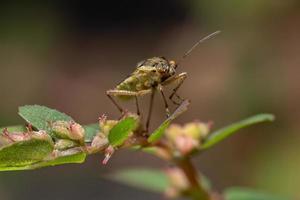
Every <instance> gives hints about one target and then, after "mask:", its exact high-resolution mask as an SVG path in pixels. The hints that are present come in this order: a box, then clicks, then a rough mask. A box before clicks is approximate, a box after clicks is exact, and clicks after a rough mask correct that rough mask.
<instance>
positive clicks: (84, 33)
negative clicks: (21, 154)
mask: <svg viewBox="0 0 300 200" xmlns="http://www.w3.org/2000/svg"><path fill="white" fill-rule="evenodd" d="M216 30H222V34H220V35H218V36H217V37H216V38H214V39H211V40H209V41H206V42H205V43H203V44H202V45H201V46H199V47H198V48H197V49H196V50H195V51H194V52H193V53H192V54H191V55H190V56H189V57H188V58H187V59H186V60H185V61H184V62H183V63H182V64H181V66H180V68H178V70H179V71H180V72H181V71H186V72H187V73H188V74H189V78H188V79H187V80H186V82H185V83H184V84H183V86H182V88H181V89H180V91H179V93H180V94H181V96H183V97H187V98H189V99H191V101H192V104H191V106H190V109H189V110H188V112H186V113H185V114H184V115H183V116H181V117H180V118H178V119H177V122H178V123H184V122H187V121H191V120H194V119H200V120H202V121H210V120H212V121H214V128H218V127H222V126H224V125H226V124H229V123H231V122H234V121H237V120H240V119H242V118H246V117H248V116H250V115H252V114H257V113H261V112H269V113H274V114H275V115H276V117H277V119H276V122H275V123H272V124H263V125H258V126H255V127H253V128H248V129H247V130H243V131H242V133H243V134H238V135H235V136H234V137H232V138H230V139H228V140H226V141H225V142H223V143H222V144H220V145H219V146H217V147H216V148H214V149H211V150H209V151H208V152H207V153H206V154H203V155H201V156H199V157H197V158H196V159H195V160H194V161H195V163H196V164H197V167H198V168H199V169H200V170H201V171H202V172H203V173H204V174H205V175H206V176H208V177H209V178H210V179H211V181H212V183H213V186H214V188H215V189H216V190H217V191H222V190H223V189H224V188H226V187H229V186H237V185H239V186H247V187H254V188H257V189H260V190H263V191H266V192H271V193H274V194H279V195H284V196H292V197H295V198H296V197H298V198H300V194H299V185H300V172H299V169H300V156H299V152H300V149H299V146H300V124H299V118H300V108H299V98H300V79H299V78H300V56H299V52H300V37H299V35H300V3H299V1H297V0H285V1H281V0H264V1H261V0H244V1H239V0H230V1H217V0H181V1H180V0H152V1H139V0H127V1H113V0H111V1H62V0H61V1H51V2H50V1H44V2H43V3H42V2H35V1H26V2H21V1H20V2H18V1H6V2H5V1H1V3H0V75H1V78H0V93H1V100H0V102H1V103H0V111H1V112H0V126H7V125H14V124H20V123H23V121H22V120H21V119H20V117H18V116H17V108H18V106H20V105H25V104H42V105H46V106H48V107H52V108H56V109H58V110H60V111H64V112H65V113H67V114H69V115H71V116H73V117H74V119H76V120H77V121H78V122H80V123H82V124H86V123H92V122H95V121H97V119H98V117H99V116H100V115H101V114H103V113H106V114H107V115H108V116H109V117H110V118H117V117H118V116H119V113H118V110H117V109H116V108H115V107H114V106H113V105H112V103H111V102H110V101H109V99H108V98H107V97H106V95H105V91H106V90H108V89H112V88H113V87H115V85H116V84H117V83H119V82H120V81H121V80H123V79H124V78H125V77H126V76H127V75H128V74H130V73H131V72H132V71H133V70H134V68H135V65H136V63H138V62H139V61H140V60H143V59H145V58H148V57H152V56H165V57H167V58H170V59H175V60H176V59H177V60H178V59H179V58H180V57H181V56H182V55H183V53H184V52H185V51H186V50H187V49H189V48H190V47H191V46H192V45H193V44H194V43H195V42H196V41H197V40H198V39H199V38H200V37H203V36H205V35H207V34H209V33H212V32H214V31H216ZM148 98H149V97H148ZM148 98H147V97H144V98H142V101H143V102H144V103H143V105H146V104H147V102H148ZM122 105H124V106H126V107H127V108H129V109H133V108H134V106H133V105H132V103H124V104H122ZM143 108H144V110H146V109H147V106H145V107H143ZM153 115H154V117H153V121H152V122H153V123H152V125H153V126H152V128H155V126H157V125H158V124H159V122H160V121H162V120H163V118H164V108H163V104H162V102H161V99H160V98H159V96H158V95H157V99H156V102H155V110H154V113H153ZM247 133H249V134H247ZM102 158H103V157H102V156H101V155H95V156H92V157H90V158H89V159H88V160H87V162H86V163H85V164H82V165H63V166H58V167H55V168H44V169H40V170H35V171H25V172H1V173H0V199H1V200H18V199H22V200H25V199H31V200H32V199H44V200H45V199H46V200H48V199H49V200H50V199H51V200H53V199H72V200H77V199H120V197H122V198H123V199H163V197H162V196H161V195H158V194H152V193H147V192H146V193H145V192H143V191H139V190H135V189H132V188H129V187H126V186H123V185H119V184H116V183H113V182H110V181H106V180H104V179H103V178H101V177H102V176H103V175H105V174H108V173H110V172H113V171H114V170H118V169H123V168H129V167H132V166H133V167H137V166H140V167H158V168H159V167H165V163H164V162H162V161H160V160H159V159H157V158H154V157H151V156H149V155H145V154H142V153H132V152H127V151H119V152H117V153H116V154H115V156H114V157H113V158H112V159H111V160H110V163H109V164H108V165H107V166H102V165H101V164H100V160H101V159H102Z"/></svg>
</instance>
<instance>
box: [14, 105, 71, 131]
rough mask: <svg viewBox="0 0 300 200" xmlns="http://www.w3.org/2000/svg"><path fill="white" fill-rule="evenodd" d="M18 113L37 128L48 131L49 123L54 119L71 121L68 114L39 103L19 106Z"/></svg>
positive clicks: (49, 128) (49, 129)
mask: <svg viewBox="0 0 300 200" xmlns="http://www.w3.org/2000/svg"><path fill="white" fill-rule="evenodd" d="M19 115H20V116H21V117H22V118H23V119H25V120H26V122H27V123H29V124H32V126H33V127H35V128H37V129H38V130H45V131H47V132H49V133H50V131H51V123H52V122H55V121H71V120H73V119H72V118H71V117H69V116H68V115H66V114H64V113H61V112H59V111H57V110H54V109H51V108H47V107H45V106H39V105H27V106H22V107H19Z"/></svg>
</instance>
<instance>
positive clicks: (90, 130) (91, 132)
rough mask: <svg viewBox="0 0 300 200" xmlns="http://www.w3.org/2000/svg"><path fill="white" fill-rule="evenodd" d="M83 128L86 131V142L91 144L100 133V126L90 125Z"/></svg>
mask: <svg viewBox="0 0 300 200" xmlns="http://www.w3.org/2000/svg"><path fill="white" fill-rule="evenodd" d="M83 128H84V130H85V142H91V141H92V140H93V138H94V137H95V136H96V135H97V133H99V131H100V127H99V124H89V125H85V126H83Z"/></svg>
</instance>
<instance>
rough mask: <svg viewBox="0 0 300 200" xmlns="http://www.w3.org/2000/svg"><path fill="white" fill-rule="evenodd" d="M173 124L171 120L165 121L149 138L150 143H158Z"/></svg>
mask: <svg viewBox="0 0 300 200" xmlns="http://www.w3.org/2000/svg"><path fill="white" fill-rule="evenodd" d="M170 123H171V120H166V121H164V122H163V123H162V124H161V125H160V126H159V127H158V128H157V129H156V130H155V131H154V132H153V133H152V134H151V135H150V137H149V138H148V142H149V143H152V142H156V141H158V140H159V139H160V138H161V137H162V136H163V134H164V133H165V130H166V129H167V128H168V127H169V125H170Z"/></svg>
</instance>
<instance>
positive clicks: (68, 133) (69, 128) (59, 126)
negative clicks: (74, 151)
mask: <svg viewBox="0 0 300 200" xmlns="http://www.w3.org/2000/svg"><path fill="white" fill-rule="evenodd" d="M52 131H53V133H54V134H55V135H56V136H57V137H58V138H61V139H70V140H74V141H79V142H80V143H81V144H82V143H84V135H85V133H84V129H83V128H82V126H81V125H80V124H77V123H75V122H73V121H70V122H66V121H57V122H54V123H53V124H52Z"/></svg>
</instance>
